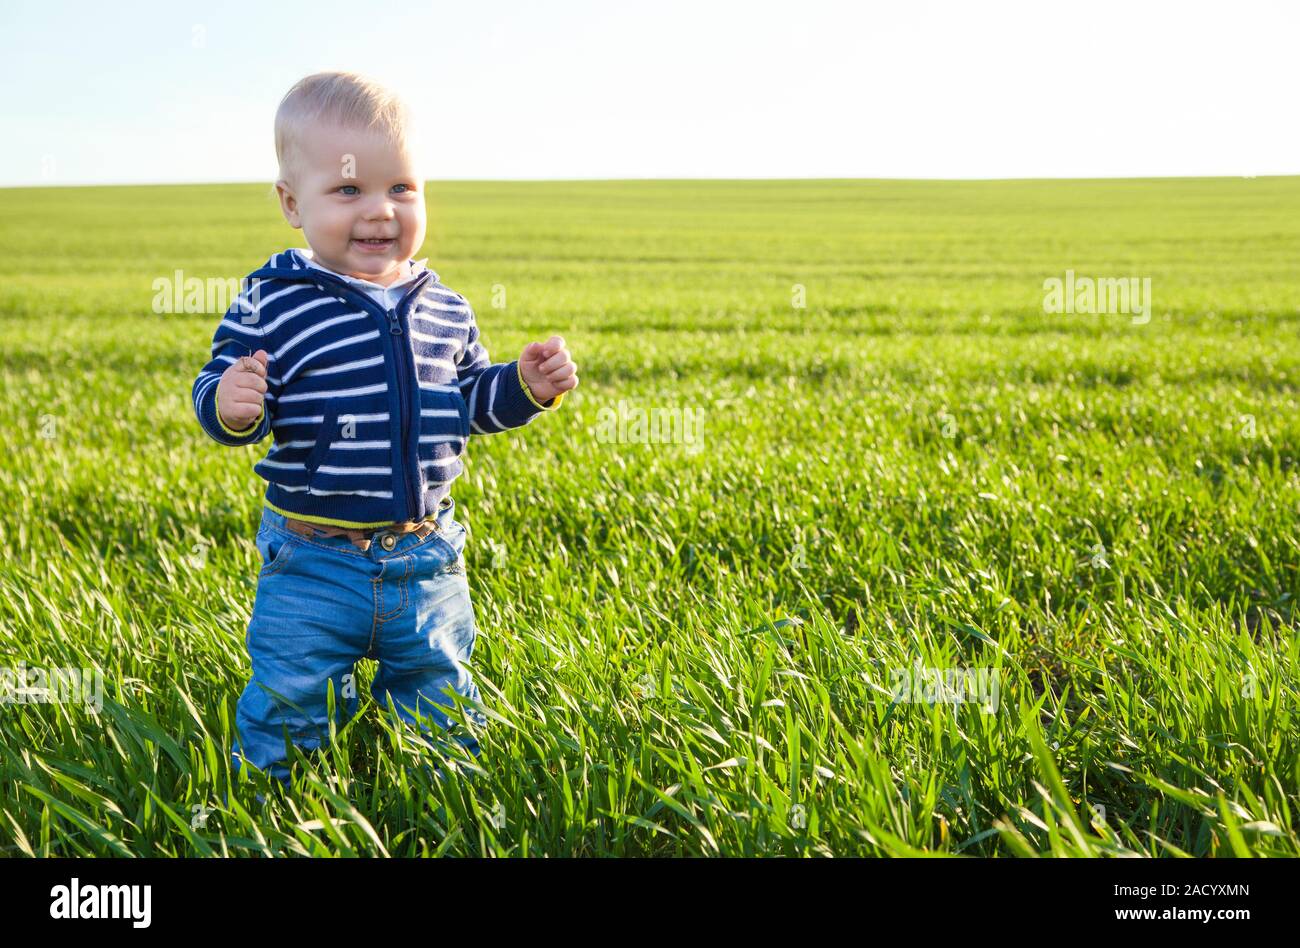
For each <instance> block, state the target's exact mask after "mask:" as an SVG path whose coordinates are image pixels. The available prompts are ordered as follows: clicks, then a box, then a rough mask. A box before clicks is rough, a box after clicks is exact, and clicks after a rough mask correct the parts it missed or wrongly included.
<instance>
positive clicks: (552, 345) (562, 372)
mask: <svg viewBox="0 0 1300 948" xmlns="http://www.w3.org/2000/svg"><path fill="white" fill-rule="evenodd" d="M519 374H520V375H521V376H522V377H523V380H524V381H525V382H526V383H527V384H528V388H529V390H530V391H531V392H532V393H533V398H535V399H537V400H538V401H539V402H548V401H550V400H551V399H552V398H554V397H555V396H556V395H559V394H560V393H561V392H567V391H569V389H571V388H577V387H578V366H577V365H576V364H575V363H574V361H573V360H572V359H570V358H569V350H568V349H566V348H564V340H563V339H561V338H560V337H559V336H552V337H551V338H550V339H547V340H546V341H545V342H530V343H529V344H528V345H526V346H524V351H523V353H522V354H521V355H520V356H519Z"/></svg>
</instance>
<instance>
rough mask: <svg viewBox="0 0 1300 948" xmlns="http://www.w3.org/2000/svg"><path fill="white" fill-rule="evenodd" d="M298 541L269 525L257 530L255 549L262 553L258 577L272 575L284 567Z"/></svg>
mask: <svg viewBox="0 0 1300 948" xmlns="http://www.w3.org/2000/svg"><path fill="white" fill-rule="evenodd" d="M297 547H298V543H297V541H296V540H294V538H293V537H291V536H289V535H287V534H285V533H283V532H282V531H280V530H276V529H274V528H271V527H262V529H260V530H258V531H257V550H258V552H259V553H261V554H262V568H261V569H260V570H258V572H257V575H258V576H259V577H265V576H273V575H275V574H276V573H278V572H280V571H281V570H282V569H284V568H285V566H286V565H288V563H289V558H290V557H292V556H293V551H294V550H295V549H297Z"/></svg>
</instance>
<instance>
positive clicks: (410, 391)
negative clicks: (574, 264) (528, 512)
mask: <svg viewBox="0 0 1300 948" xmlns="http://www.w3.org/2000/svg"><path fill="white" fill-rule="evenodd" d="M243 286H244V292H243V293H242V294H241V295H240V296H239V298H238V299H236V300H235V302H234V303H233V304H232V305H231V307H230V309H229V310H227V311H226V314H225V316H224V317H223V318H222V320H221V322H220V323H219V324H218V326H217V329H216V333H215V334H214V336H213V339H212V358H211V360H210V361H209V362H208V364H207V365H205V366H204V367H203V369H202V370H201V371H200V372H199V374H198V377H197V378H196V379H195V380H194V386H193V389H192V391H191V396H192V400H193V403H194V412H195V415H196V416H197V417H198V420H199V424H200V425H201V426H202V428H203V430H204V431H206V432H207V433H208V434H209V435H210V436H211V437H212V438H213V439H214V440H216V441H218V442H220V443H221V444H225V445H232V446H234V445H244V444H255V443H257V442H258V441H261V440H262V439H263V438H265V437H266V436H267V434H271V435H273V436H274V441H275V443H274V445H273V446H272V448H271V450H270V451H269V452H267V454H266V456H265V457H264V458H263V459H262V460H261V461H259V462H258V463H257V464H256V465H254V468H253V470H254V471H255V472H256V473H257V474H258V475H259V476H261V477H262V478H263V479H264V480H266V482H267V486H266V498H265V503H266V506H268V507H270V508H271V509H272V510H275V511H278V512H279V513H281V514H284V515H285V516H289V517H296V518H297V519H299V520H307V521H310V522H312V523H322V524H334V525H336V526H342V527H352V528H365V527H381V526H384V525H386V524H388V523H392V522H395V521H401V520H420V519H423V518H425V517H429V516H433V515H434V514H435V513H436V511H437V509H438V503H439V501H440V500H441V499H442V497H443V496H444V495H445V494H446V493H447V492H448V491H449V490H450V486H451V482H452V481H453V480H455V479H456V477H457V476H459V475H460V474H461V473H462V471H463V467H462V465H461V460H460V455H461V453H462V452H463V451H464V449H465V446H466V444H467V442H468V441H469V437H470V435H471V434H491V433H495V432H500V431H506V430H508V429H510V428H519V427H521V426H523V425H526V424H528V422H530V421H532V419H533V418H534V417H536V416H537V415H538V414H540V413H541V412H542V411H543V410H552V409H555V408H557V407H559V403H560V401H561V400H562V399H563V398H564V395H563V394H561V395H557V396H556V397H555V398H553V399H551V400H550V401H549V402H546V403H539V402H537V401H536V400H535V399H534V398H533V395H532V393H531V392H530V391H529V390H528V387H527V385H525V384H524V382H523V377H522V376H521V375H520V373H519V366H518V362H496V363H494V362H491V361H489V359H488V354H487V350H486V349H484V347H483V344H482V343H481V342H480V341H479V331H478V326H477V324H476V323H475V320H474V312H473V310H472V309H471V308H470V305H469V303H468V302H467V301H466V299H465V297H463V296H461V295H460V294H459V293H457V292H455V291H454V290H450V289H448V288H447V287H446V286H444V285H443V284H442V283H441V282H440V281H439V279H438V274H437V273H435V272H434V271H433V270H428V269H426V270H425V271H424V272H423V273H421V274H420V275H419V276H417V277H416V278H415V280H414V281H412V283H411V284H410V287H409V289H408V290H407V292H406V294H405V295H404V296H403V297H402V298H401V301H400V302H399V303H398V304H397V305H396V307H395V308H393V309H390V310H388V311H387V312H385V310H384V307H383V306H382V305H380V304H379V303H377V302H376V301H375V300H374V299H373V298H371V297H370V296H368V295H367V294H366V293H364V292H362V291H361V290H360V289H359V288H357V287H355V286H353V285H351V284H349V283H348V282H347V281H345V280H343V279H342V278H341V277H338V276H336V275H335V274H333V273H331V272H328V271H325V270H321V269H319V268H315V267H310V266H309V265H308V264H307V261H306V259H305V258H304V257H303V256H302V255H301V254H299V253H298V252H297V251H296V250H293V249H290V250H286V251H284V252H283V253H278V254H274V255H273V256H272V257H271V258H270V259H269V260H267V262H266V265H265V266H263V267H261V268H260V269H257V270H254V271H253V272H252V273H250V274H249V275H248V277H247V278H246V279H245V282H244V284H243ZM258 349H265V350H266V352H267V354H268V355H269V358H268V360H267V372H266V387H267V391H266V395H265V401H264V403H263V405H262V412H261V414H260V415H259V416H258V418H257V420H256V422H254V423H253V425H252V427H251V428H247V429H245V430H243V431H234V430H232V429H230V428H228V427H227V426H226V425H225V423H224V422H223V421H222V419H221V418H220V417H219V416H218V415H217V382H218V381H219V380H220V379H221V375H222V373H224V372H225V371H226V369H227V368H229V367H230V365H231V364H232V363H234V362H235V361H237V360H238V359H239V357H240V356H245V355H251V354H252V353H254V352H256V351H257V350H258Z"/></svg>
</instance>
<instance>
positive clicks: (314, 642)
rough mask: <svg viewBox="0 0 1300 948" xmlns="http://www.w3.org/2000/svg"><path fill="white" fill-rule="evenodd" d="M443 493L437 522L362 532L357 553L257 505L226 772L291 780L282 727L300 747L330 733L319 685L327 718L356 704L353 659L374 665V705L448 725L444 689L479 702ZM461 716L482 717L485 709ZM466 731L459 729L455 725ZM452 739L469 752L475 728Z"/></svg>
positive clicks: (468, 620)
mask: <svg viewBox="0 0 1300 948" xmlns="http://www.w3.org/2000/svg"><path fill="white" fill-rule="evenodd" d="M454 510H455V503H454V502H452V501H451V498H450V497H448V498H445V499H444V501H443V507H442V508H441V509H440V510H439V511H438V516H437V523H438V529H437V530H436V531H434V532H432V533H430V534H428V536H426V537H424V538H422V539H421V538H419V537H417V536H416V535H415V534H413V533H408V534H397V535H396V543H395V544H393V546H392V549H385V547H384V544H383V543H382V542H380V540H381V539H382V538H383V536H384V533H383V532H382V531H377V532H376V533H374V534H372V536H371V544H370V549H369V550H367V551H365V552H362V551H361V550H359V549H358V548H357V547H356V546H355V545H354V544H353V543H352V541H351V540H349V539H348V538H347V537H344V536H335V537H327V536H320V535H316V536H311V537H306V536H302V535H301V534H298V533H294V532H293V531H291V530H289V529H288V528H287V527H286V525H285V518H284V517H283V516H282V515H281V514H278V513H276V512H275V511H273V510H271V509H270V508H269V507H263V508H262V522H261V525H260V526H259V527H258V531H257V549H258V551H259V552H260V553H261V555H262V567H261V570H260V571H259V573H258V580H257V596H256V599H255V600H254V603H253V614H252V617H251V619H250V620H249V623H248V633H247V635H246V636H245V639H244V644H245V646H246V647H247V649H248V655H249V658H250V659H251V660H252V665H253V675H252V679H251V680H250V681H249V683H248V686H247V687H246V688H245V689H244V692H243V694H242V695H240V698H239V703H238V706H237V708H236V713H235V723H236V727H237V729H238V732H239V733H238V744H237V746H236V747H235V748H233V751H232V755H231V756H232V761H233V766H234V769H235V771H238V770H239V768H240V767H241V766H242V762H241V760H240V747H241V746H242V750H243V756H244V758H245V759H246V760H247V762H248V763H250V764H253V765H254V766H256V767H257V768H258V769H260V770H264V771H269V773H270V774H271V775H272V776H274V777H277V778H278V779H280V780H281V781H283V782H284V783H286V784H287V783H288V779H289V769H288V767H287V766H286V765H285V761H286V760H287V759H288V753H287V751H286V747H285V741H286V736H287V738H288V740H289V741H290V742H292V743H293V744H294V745H297V746H299V747H302V748H303V749H304V750H309V749H312V748H316V747H321V746H324V745H325V744H327V743H328V741H329V710H328V705H327V688H328V685H329V683H330V682H333V686H334V698H335V715H336V725H338V726H341V725H342V724H343V723H345V722H346V720H347V719H349V718H351V717H352V716H353V715H354V714H356V711H357V708H358V705H359V703H360V702H359V698H358V697H357V686H356V669H355V666H356V661H357V659H359V658H373V659H376V660H377V661H378V663H379V667H378V670H377V672H376V673H375V678H374V681H373V683H372V685H371V688H370V693H371V695H372V696H373V697H374V699H375V701H376V702H378V703H379V704H380V706H381V707H387V704H388V696H390V695H391V696H392V699H393V704H394V706H395V707H396V709H397V712H398V714H399V716H400V717H401V718H402V719H403V720H405V721H407V722H409V723H412V724H418V723H419V722H418V721H417V718H416V715H415V714H414V713H412V712H413V711H418V712H419V713H420V714H423V715H425V716H426V720H425V722H424V726H425V727H426V728H427V727H428V719H429V718H432V720H433V722H434V723H435V724H436V725H437V727H438V728H439V729H440V730H442V729H446V728H447V726H448V720H447V716H446V714H445V713H444V709H451V708H453V707H454V705H453V701H452V699H451V698H450V697H448V696H447V695H446V694H445V693H444V689H450V690H452V691H454V692H456V693H457V694H459V695H463V696H464V697H465V698H467V699H470V700H472V701H479V700H480V698H479V691H478V686H477V685H476V684H475V683H474V680H473V678H472V677H471V676H470V672H469V670H468V669H467V668H466V667H465V664H464V663H465V662H466V661H468V660H469V658H470V655H471V653H472V652H473V650H474V639H475V636H476V629H475V624H474V610H473V607H472V605H471V604H470V599H469V585H468V583H467V582H466V579H465V558H464V550H465V537H466V530H465V527H464V526H462V525H461V524H460V523H458V522H457V521H456V520H455V519H454V517H453V511H454ZM465 717H466V718H467V719H468V720H470V721H472V722H473V723H475V724H477V725H480V726H482V725H486V723H487V722H486V719H485V718H484V717H483V715H482V712H481V711H479V710H478V709H476V708H473V707H466V708H465ZM461 731H462V732H464V731H465V729H464V728H462V729H461ZM456 739H457V740H458V741H459V742H460V743H461V744H462V745H463V746H464V747H465V748H466V749H467V750H469V751H470V752H471V753H473V754H474V755H476V756H477V755H478V754H479V745H478V741H477V740H476V739H475V738H474V736H473V734H472V733H462V734H458V735H457V737H456Z"/></svg>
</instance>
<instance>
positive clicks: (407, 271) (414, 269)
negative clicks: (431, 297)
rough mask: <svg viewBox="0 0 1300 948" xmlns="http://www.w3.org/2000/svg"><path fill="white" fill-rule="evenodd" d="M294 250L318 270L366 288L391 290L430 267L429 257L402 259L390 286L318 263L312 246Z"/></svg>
mask: <svg viewBox="0 0 1300 948" xmlns="http://www.w3.org/2000/svg"><path fill="white" fill-rule="evenodd" d="M293 251H294V253H296V254H297V255H298V256H299V257H301V258H302V260H303V262H304V263H306V264H307V265H308V266H311V267H315V268H316V269H317V270H324V271H325V272H326V273H333V274H334V275H335V276H336V277H341V278H342V279H344V280H347V281H348V282H349V283H353V284H355V285H357V286H360V287H363V288H365V289H371V290H381V291H387V290H391V289H393V288H394V287H398V286H405V285H406V284H407V283H410V282H411V281H412V280H414V279H415V278H416V277H418V276H419V275H420V274H421V273H423V272H424V271H425V270H427V269H428V267H427V266H426V265H425V264H426V263H427V262H428V259H429V258H428V257H423V258H421V259H419V260H404V261H402V265H401V268H400V269H399V270H398V273H397V279H396V280H394V281H393V282H392V283H390V284H388V286H383V285H382V284H379V283H373V282H371V281H370V280H362V279H358V278H357V277H354V276H349V275H348V274H346V273H339V272H338V271H337V270H333V269H331V268H329V267H327V266H324V265H322V264H319V263H317V262H316V261H315V259H313V256H314V255H313V253H312V251H311V249H310V248H307V249H303V248H301V247H294V248H293ZM434 279H437V277H436V276H435V277H434Z"/></svg>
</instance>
